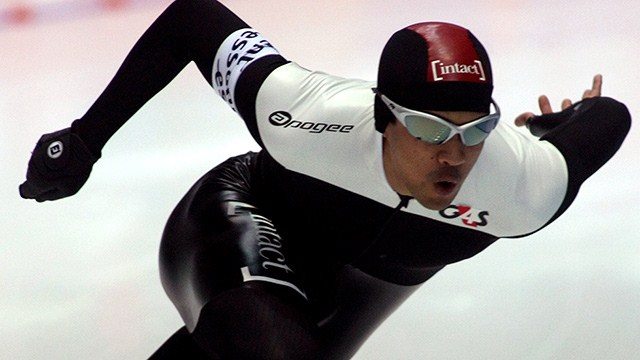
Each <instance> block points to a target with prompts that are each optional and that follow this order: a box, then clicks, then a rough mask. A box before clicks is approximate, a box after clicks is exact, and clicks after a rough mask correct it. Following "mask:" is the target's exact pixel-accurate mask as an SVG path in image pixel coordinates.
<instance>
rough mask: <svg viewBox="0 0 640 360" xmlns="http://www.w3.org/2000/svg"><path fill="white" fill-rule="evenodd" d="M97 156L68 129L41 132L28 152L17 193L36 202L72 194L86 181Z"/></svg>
mask: <svg viewBox="0 0 640 360" xmlns="http://www.w3.org/2000/svg"><path fill="white" fill-rule="evenodd" d="M98 159H99V155H98V156H97V157H96V156H94V155H93V154H91V152H90V151H89V149H88V148H87V146H86V145H85V143H84V142H83V141H82V139H80V137H78V135H76V134H74V133H73V132H72V131H71V128H66V129H63V130H60V131H56V132H53V133H50V134H45V135H42V137H41V138H40V140H38V143H37V144H36V147H35V148H34V149H33V153H32V154H31V159H30V160H29V167H28V169H27V181H25V182H24V183H23V184H22V185H20V196H22V197H23V198H25V199H35V200H36V201H38V202H42V201H46V200H57V199H61V198H64V197H67V196H71V195H73V194H75V193H77V192H78V190H80V188H81V187H82V185H84V183H85V182H86V181H87V179H88V178H89V174H90V173H91V168H92V167H93V164H94V163H95V162H96V161H98Z"/></svg>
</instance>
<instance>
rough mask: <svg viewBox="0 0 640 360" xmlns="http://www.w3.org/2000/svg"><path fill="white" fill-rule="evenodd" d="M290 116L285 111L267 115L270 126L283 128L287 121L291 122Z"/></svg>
mask: <svg viewBox="0 0 640 360" xmlns="http://www.w3.org/2000/svg"><path fill="white" fill-rule="evenodd" d="M291 119H292V118H291V114H289V113H288V112H286V111H276V112H274V113H273V114H271V115H269V122H270V123H271V125H275V126H283V125H286V124H287V123H288V122H289V121H291Z"/></svg>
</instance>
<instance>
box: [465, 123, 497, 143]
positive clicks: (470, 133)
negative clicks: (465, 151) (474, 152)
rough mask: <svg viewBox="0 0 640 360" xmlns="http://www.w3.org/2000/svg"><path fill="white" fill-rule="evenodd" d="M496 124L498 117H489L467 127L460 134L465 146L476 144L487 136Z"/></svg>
mask: <svg viewBox="0 0 640 360" xmlns="http://www.w3.org/2000/svg"><path fill="white" fill-rule="evenodd" d="M497 124H498V118H497V117H490V118H488V119H487V120H485V121H483V122H481V123H479V124H477V125H475V126H473V127H470V128H468V129H467V130H465V132H464V133H463V134H462V136H463V137H464V143H465V144H466V145H467V146H473V145H478V144H479V143H481V142H482V141H484V139H486V138H487V136H489V133H490V132H491V131H492V130H493V129H494V128H495V127H496V125H497Z"/></svg>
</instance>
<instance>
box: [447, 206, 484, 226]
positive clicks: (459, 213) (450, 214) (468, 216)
mask: <svg viewBox="0 0 640 360" xmlns="http://www.w3.org/2000/svg"><path fill="white" fill-rule="evenodd" d="M440 216H442V217H443V218H445V219H456V218H460V220H461V221H462V224H464V225H466V226H469V227H472V228H476V227H478V226H487V224H489V222H488V221H487V217H489V212H488V211H485V210H483V211H479V210H476V209H474V208H472V207H471V206H467V205H449V206H448V207H447V208H445V209H443V210H440Z"/></svg>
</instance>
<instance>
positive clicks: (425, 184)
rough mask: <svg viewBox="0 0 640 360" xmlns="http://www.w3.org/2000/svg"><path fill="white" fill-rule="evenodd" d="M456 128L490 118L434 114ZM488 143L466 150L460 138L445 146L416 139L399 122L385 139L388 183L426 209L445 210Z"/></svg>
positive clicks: (458, 113)
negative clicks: (478, 119)
mask: <svg viewBox="0 0 640 360" xmlns="http://www.w3.org/2000/svg"><path fill="white" fill-rule="evenodd" d="M430 112H431V113H433V114H436V115H439V116H441V117H443V118H445V119H448V120H450V121H451V122H452V123H453V124H455V125H462V124H465V123H468V122H470V121H472V120H474V119H477V118H479V117H480V116H483V115H486V114H483V113H478V112H467V111H430ZM483 144H484V142H482V143H480V144H478V145H474V146H465V145H464V144H462V140H461V139H460V135H456V136H455V137H453V138H452V139H451V140H449V141H447V142H445V143H444V144H441V145H433V144H429V143H426V142H424V141H422V140H419V139H417V138H415V137H413V136H412V135H411V134H409V132H408V131H407V129H406V128H405V127H404V125H402V123H400V121H397V120H396V121H395V122H393V123H390V124H388V125H387V128H386V129H385V132H384V139H383V161H384V170H385V174H386V177H387V181H388V182H389V185H391V188H393V190H395V191H396V192H398V193H399V194H402V195H409V196H412V197H413V198H415V199H416V200H417V201H418V202H419V203H420V204H421V205H422V206H424V207H426V208H428V209H432V210H442V209H444V208H446V207H447V206H448V205H450V204H451V202H452V201H453V199H454V198H455V196H456V195H457V194H458V191H459V190H460V187H461V186H462V183H463V182H464V180H465V179H466V178H467V175H469V172H470V171H471V168H473V165H474V164H475V163H476V161H477V160H478V156H479V155H480V151H481V150H482V146H483Z"/></svg>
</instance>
